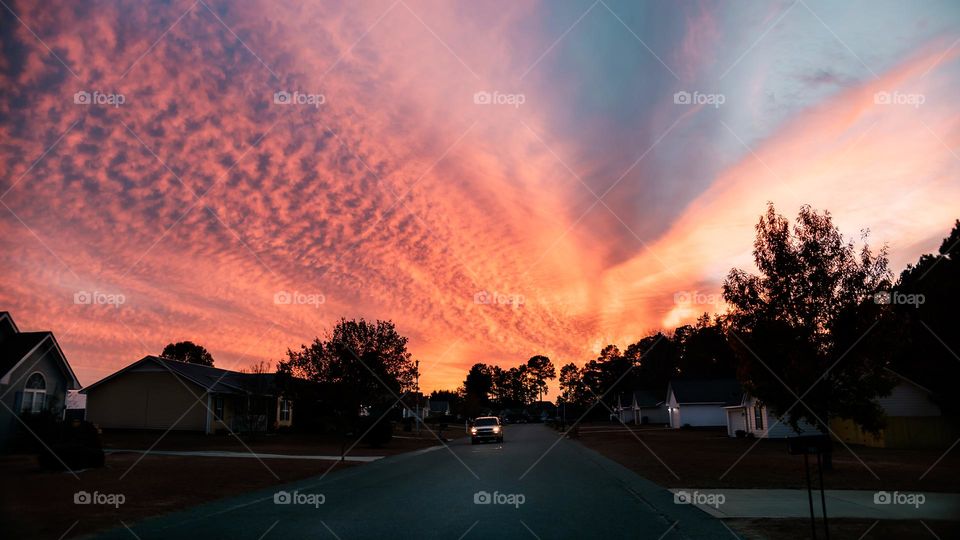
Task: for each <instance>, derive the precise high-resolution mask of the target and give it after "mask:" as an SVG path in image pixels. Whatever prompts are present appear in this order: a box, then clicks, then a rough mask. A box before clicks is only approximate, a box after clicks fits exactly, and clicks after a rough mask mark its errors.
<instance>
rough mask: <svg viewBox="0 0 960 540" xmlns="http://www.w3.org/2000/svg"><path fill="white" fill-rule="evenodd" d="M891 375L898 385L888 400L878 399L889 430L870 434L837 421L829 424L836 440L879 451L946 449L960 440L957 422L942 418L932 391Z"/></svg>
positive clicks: (850, 421) (843, 421) (853, 425)
mask: <svg viewBox="0 0 960 540" xmlns="http://www.w3.org/2000/svg"><path fill="white" fill-rule="evenodd" d="M891 373H893V374H894V375H896V377H897V378H898V379H899V382H898V384H897V385H896V386H895V387H894V388H893V391H892V392H891V393H890V395H889V396H886V397H882V398H878V399H877V403H878V404H879V405H880V406H881V407H882V408H883V411H884V413H885V415H886V427H885V428H884V429H883V430H881V432H880V434H879V435H873V434H871V433H868V432H866V431H864V430H862V429H861V428H860V427H859V426H858V425H856V423H854V422H853V421H852V420H848V419H843V418H834V419H831V421H830V430H831V431H832V432H833V435H834V437H837V438H839V439H840V440H842V441H844V442H846V443H850V444H864V445H867V446H873V447H878V448H946V447H948V446H949V445H950V444H952V443H953V442H954V441H956V440H957V438H958V437H960V428H958V426H957V424H956V421H955V420H953V419H950V418H948V417H945V416H943V414H942V411H941V410H940V407H939V406H938V405H937V404H935V403H934V402H933V400H932V399H931V396H932V393H931V391H930V390H928V389H927V388H925V387H923V386H921V385H919V384H917V383H916V382H914V381H911V380H910V379H907V378H906V377H904V376H903V375H901V374H899V373H896V372H892V371H891Z"/></svg>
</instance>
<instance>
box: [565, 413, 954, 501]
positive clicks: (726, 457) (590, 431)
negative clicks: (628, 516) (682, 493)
mask: <svg viewBox="0 0 960 540" xmlns="http://www.w3.org/2000/svg"><path fill="white" fill-rule="evenodd" d="M578 431H579V433H578V439H579V441H580V442H581V443H583V444H584V445H586V446H588V447H590V448H592V449H594V450H596V451H598V452H600V453H601V454H603V455H605V456H607V457H609V458H611V459H613V460H615V461H617V462H619V463H621V464H622V465H624V466H626V467H627V468H629V469H632V470H634V471H636V472H637V473H638V474H640V475H641V476H644V477H646V478H648V479H650V480H652V481H654V482H656V483H657V484H660V485H662V486H665V487H676V488H681V487H696V488H706V487H710V488H723V487H728V488H805V487H806V484H805V479H804V469H803V457H802V456H791V455H788V454H787V449H786V443H785V442H784V441H783V440H768V439H736V438H731V437H728V436H727V435H726V431H725V430H705V431H701V430H671V429H664V428H646V427H639V428H636V429H632V430H629V431H628V430H627V429H625V428H624V427H623V426H622V425H620V424H615V425H612V424H589V425H583V426H582V427H581V428H580V429H579V430H578ZM945 452H946V448H944V449H943V450H893V449H885V448H868V447H864V446H851V447H850V448H849V449H848V448H845V447H844V446H843V445H841V444H839V443H837V444H836V445H835V447H834V454H833V464H834V470H833V471H831V472H828V473H826V474H825V476H824V484H825V485H826V487H827V489H865V490H886V491H894V490H899V491H940V492H956V491H958V485H957V478H960V451H954V452H950V453H948V454H947V455H946V456H943V454H944V453H945ZM941 457H942V460H941ZM938 460H940V461H939V463H937V464H936V466H934V463H936V462H937V461H938ZM931 467H932V468H931ZM928 470H929V473H927V471H928ZM671 471H672V473H671ZM925 473H926V474H925Z"/></svg>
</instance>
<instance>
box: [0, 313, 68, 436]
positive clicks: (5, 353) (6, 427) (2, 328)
mask: <svg viewBox="0 0 960 540" xmlns="http://www.w3.org/2000/svg"><path fill="white" fill-rule="evenodd" d="M79 388H80V381H78V380H77V376H76V375H75V374H74V373H73V369H72V368H71V367H70V363H69V362H67V358H66V356H64V355H63V351H62V350H61V349H60V345H59V344H58V343H57V339H56V338H55V337H54V336H53V333H51V332H21V331H20V329H19V328H17V325H16V323H14V322H13V317H12V316H11V315H10V313H8V312H6V311H0V396H2V398H0V399H2V400H3V404H4V405H5V406H4V407H2V408H0V446H6V445H7V443H8V442H9V441H10V439H11V438H12V437H13V436H14V435H15V434H16V433H17V432H18V431H19V424H20V421H19V420H18V419H17V418H16V417H15V415H21V414H39V413H41V412H49V413H51V414H53V415H54V416H56V417H58V418H62V416H63V411H64V409H65V407H66V401H67V399H66V397H67V391H68V390H76V389H79Z"/></svg>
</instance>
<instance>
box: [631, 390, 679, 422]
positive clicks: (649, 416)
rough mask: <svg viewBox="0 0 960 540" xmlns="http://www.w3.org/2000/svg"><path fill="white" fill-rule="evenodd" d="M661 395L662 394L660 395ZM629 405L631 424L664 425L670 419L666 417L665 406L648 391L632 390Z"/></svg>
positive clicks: (654, 394)
mask: <svg viewBox="0 0 960 540" xmlns="http://www.w3.org/2000/svg"><path fill="white" fill-rule="evenodd" d="M660 395H662V394H660ZM631 398H632V403H631V405H630V408H631V412H632V416H633V423H634V424H637V425H640V424H666V423H669V421H670V417H669V416H668V415H667V404H666V402H665V401H664V400H662V399H660V398H659V397H658V395H657V394H656V393H654V392H650V391H648V390H634V391H633V395H632V396H631Z"/></svg>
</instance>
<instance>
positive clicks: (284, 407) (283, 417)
mask: <svg viewBox="0 0 960 540" xmlns="http://www.w3.org/2000/svg"><path fill="white" fill-rule="evenodd" d="M280 421H281V422H289V421H290V400H288V399H281V400H280Z"/></svg>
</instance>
